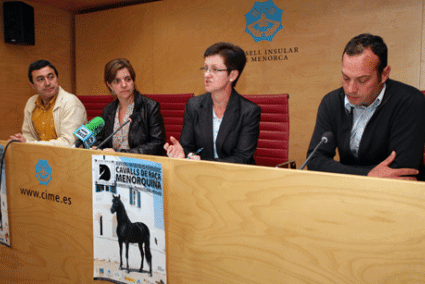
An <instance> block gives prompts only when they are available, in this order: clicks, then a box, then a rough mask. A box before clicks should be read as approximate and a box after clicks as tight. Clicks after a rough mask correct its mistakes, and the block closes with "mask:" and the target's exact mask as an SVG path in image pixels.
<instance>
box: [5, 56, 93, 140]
mask: <svg viewBox="0 0 425 284" xmlns="http://www.w3.org/2000/svg"><path fill="white" fill-rule="evenodd" d="M28 78H29V80H30V85H31V86H32V87H33V88H34V90H36V91H37V93H38V95H34V96H32V97H31V98H30V99H29V100H28V102H27V104H26V106H25V110H24V124H23V126H22V134H21V133H17V134H15V135H12V136H10V138H9V139H10V140H19V141H21V142H23V143H25V142H30V143H41V144H46V145H54V146H63V147H70V146H72V145H73V144H74V141H75V138H74V136H73V133H74V131H75V130H76V129H77V128H78V127H80V126H81V125H83V124H85V123H86V122H87V114H86V109H85V108H84V105H83V104H82V103H81V101H80V100H79V99H78V98H77V97H76V96H75V95H73V94H70V93H68V92H66V91H65V90H63V89H62V88H61V87H60V86H59V83H58V71H57V70H56V68H55V67H54V66H53V65H52V64H51V63H50V62H49V61H46V60H38V61H35V62H33V63H31V64H30V66H29V69H28Z"/></svg>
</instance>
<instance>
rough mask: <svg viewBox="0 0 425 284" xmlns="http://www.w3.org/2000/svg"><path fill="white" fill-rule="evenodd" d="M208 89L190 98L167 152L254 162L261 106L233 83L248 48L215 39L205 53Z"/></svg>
mask: <svg viewBox="0 0 425 284" xmlns="http://www.w3.org/2000/svg"><path fill="white" fill-rule="evenodd" d="M204 59H205V60H204V67H202V68H201V70H202V71H203V72H204V85H205V91H206V93H205V94H203V95H200V96H197V97H193V98H191V99H189V100H188V102H187V104H186V109H185V114H184V121H183V129H182V132H181V137H180V142H179V141H177V140H176V139H175V138H174V137H171V138H170V140H171V144H169V143H166V144H165V145H164V148H165V149H166V151H167V156H169V157H174V158H184V157H188V158H190V159H197V160H199V159H202V160H212V161H221V162H229V163H240V164H255V161H254V158H253V155H254V152H255V150H256V148H257V141H258V136H259V133H260V115H261V108H260V107H259V106H258V105H256V104H254V103H253V102H251V101H249V100H247V99H245V98H244V97H242V96H241V95H239V94H238V93H237V92H236V91H235V89H234V87H235V85H236V82H237V81H238V79H239V77H240V75H241V73H242V71H243V68H244V67H245V63H246V56H245V52H244V51H243V50H242V49H241V48H240V47H238V46H234V45H232V44H230V43H224V42H220V43H216V44H214V45H212V46H210V47H209V48H208V49H207V50H206V51H205V54H204Z"/></svg>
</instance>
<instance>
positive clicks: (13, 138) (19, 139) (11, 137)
mask: <svg viewBox="0 0 425 284" xmlns="http://www.w3.org/2000/svg"><path fill="white" fill-rule="evenodd" d="M10 140H18V141H20V142H22V143H25V142H27V139H25V137H24V136H22V134H21V133H16V134H15V135H12V136H10V137H9V140H8V141H10Z"/></svg>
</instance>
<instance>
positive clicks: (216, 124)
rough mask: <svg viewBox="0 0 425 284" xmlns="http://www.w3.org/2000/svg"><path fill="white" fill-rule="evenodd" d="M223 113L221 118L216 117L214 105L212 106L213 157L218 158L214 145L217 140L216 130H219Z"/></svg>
mask: <svg viewBox="0 0 425 284" xmlns="http://www.w3.org/2000/svg"><path fill="white" fill-rule="evenodd" d="M223 117H224V115H223V116H222V117H221V118H218V117H217V116H216V115H215V111H214V107H213V140H214V158H216V159H218V155H217V146H216V145H215V141H217V135H218V131H219V130H220V125H221V121H222V120H223Z"/></svg>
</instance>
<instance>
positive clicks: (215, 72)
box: [200, 67, 229, 74]
mask: <svg viewBox="0 0 425 284" xmlns="http://www.w3.org/2000/svg"><path fill="white" fill-rule="evenodd" d="M200 70H201V71H202V72H204V74H205V73H207V72H208V71H210V73H211V74H217V72H222V71H229V69H219V68H217V67H202V68H200Z"/></svg>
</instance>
